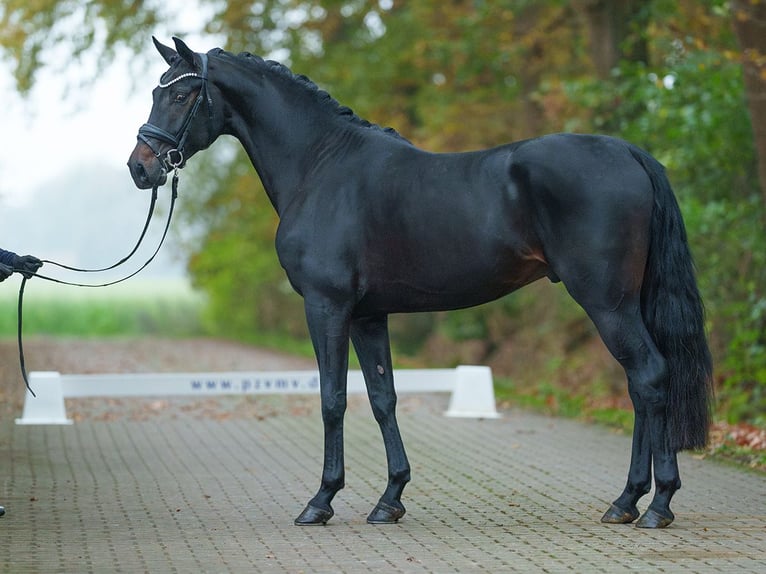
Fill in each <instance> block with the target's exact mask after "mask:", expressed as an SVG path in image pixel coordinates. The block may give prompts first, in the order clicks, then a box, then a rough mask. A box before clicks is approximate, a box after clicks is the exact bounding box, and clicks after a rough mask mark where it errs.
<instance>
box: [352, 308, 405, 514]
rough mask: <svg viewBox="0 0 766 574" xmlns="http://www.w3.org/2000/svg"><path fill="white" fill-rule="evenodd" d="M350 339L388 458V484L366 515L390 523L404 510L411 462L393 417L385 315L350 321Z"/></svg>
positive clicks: (394, 399)
mask: <svg viewBox="0 0 766 574" xmlns="http://www.w3.org/2000/svg"><path fill="white" fill-rule="evenodd" d="M351 341H352V342H353V344H354V349H355V350H356V354H357V356H358V358H359V363H360V365H361V367H362V373H363V374H364V381H365V384H366V385H367V394H368V396H369V399H370V405H371V406H372V412H373V415H374V416H375V420H376V421H377V422H378V425H379V426H380V430H381V433H382V435H383V444H384V445H385V447H386V459H387V462H388V484H387V486H386V490H385V492H384V493H383V495H382V496H381V497H380V500H379V501H378V503H377V504H376V506H375V508H374V509H373V510H372V512H370V514H369V516H368V517H367V522H369V523H371V524H391V523H394V522H396V521H397V520H399V519H400V518H401V517H402V516H404V513H405V512H406V510H405V508H404V505H403V504H402V502H401V496H402V491H403V490H404V487H405V485H406V484H407V483H408V482H409V480H410V464H409V461H408V460H407V454H406V453H405V451H404V443H403V442H402V437H401V434H400V432H399V425H398V424H397V421H396V391H395V389H394V375H393V370H392V366H391V347H390V343H389V338H388V318H387V316H385V315H383V316H379V317H365V318H359V319H355V320H353V321H352V323H351Z"/></svg>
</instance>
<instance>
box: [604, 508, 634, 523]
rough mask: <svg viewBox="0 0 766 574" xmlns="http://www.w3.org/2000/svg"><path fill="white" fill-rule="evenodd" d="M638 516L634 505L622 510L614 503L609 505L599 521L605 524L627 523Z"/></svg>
mask: <svg viewBox="0 0 766 574" xmlns="http://www.w3.org/2000/svg"><path fill="white" fill-rule="evenodd" d="M636 518H638V509H637V508H636V507H635V506H634V507H633V508H631V509H630V510H623V509H622V508H620V507H619V506H615V505H614V504H613V505H612V506H610V507H609V510H607V511H606V512H605V513H604V516H602V517H601V522H605V523H606V524H629V523H630V522H633V521H634V520H635V519H636Z"/></svg>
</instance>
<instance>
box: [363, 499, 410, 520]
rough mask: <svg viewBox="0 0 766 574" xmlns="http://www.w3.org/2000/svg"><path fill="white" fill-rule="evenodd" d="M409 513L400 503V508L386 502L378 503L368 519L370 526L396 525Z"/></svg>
mask: <svg viewBox="0 0 766 574" xmlns="http://www.w3.org/2000/svg"><path fill="white" fill-rule="evenodd" d="M405 512H407V511H406V510H405V509H404V506H402V504H401V503H400V504H399V505H398V506H391V505H390V504H386V503H385V502H378V504H377V506H375V508H373V509H372V512H370V515H369V516H368V517H367V522H368V523H370V524H394V523H395V522H396V521H397V520H399V519H400V518H401V517H402V516H404V513H405Z"/></svg>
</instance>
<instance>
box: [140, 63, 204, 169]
mask: <svg viewBox="0 0 766 574" xmlns="http://www.w3.org/2000/svg"><path fill="white" fill-rule="evenodd" d="M199 57H200V60H201V64H202V66H201V67H202V73H201V74H198V73H196V72H188V73H186V74H181V75H180V76H178V77H176V78H173V79H172V80H170V81H169V82H167V83H164V84H163V83H162V81H160V83H159V84H158V85H159V87H160V88H162V89H165V88H168V87H170V86H172V85H173V84H175V83H176V82H178V81H180V80H183V79H185V78H199V79H200V80H202V86H201V87H200V90H199V93H198V94H197V99H196V101H195V102H194V105H193V106H192V109H191V110H189V113H188V114H187V115H186V119H185V120H184V123H183V124H182V125H181V129H179V130H178V133H177V134H176V135H173V134H171V133H170V132H168V131H166V130H164V129H162V128H160V127H157V126H155V125H153V124H150V123H148V122H147V123H145V124H144V125H142V126H141V127H140V128H138V139H139V140H140V141H142V142H143V143H145V144H146V145H147V146H148V147H149V149H150V150H152V153H154V155H155V157H157V159H159V160H160V161H161V162H162V163H163V165H164V166H165V168H166V170H170V169H179V168H180V167H181V166H182V165H183V163H184V145H185V144H186V138H187V137H188V136H189V130H190V129H191V124H192V121H193V120H194V118H195V117H196V115H197V112H198V111H199V107H200V105H202V102H203V100H204V101H206V103H207V113H208V119H212V117H213V100H212V99H211V97H210V92H209V91H208V79H207V54H199ZM151 139H154V140H159V141H161V142H164V143H167V144H170V145H171V146H173V147H172V148H171V149H169V150H168V151H167V152H165V155H164V157H162V154H161V153H160V152H159V151H158V150H157V149H156V148H155V147H154V146H153V145H152V142H151V141H150V140H151Z"/></svg>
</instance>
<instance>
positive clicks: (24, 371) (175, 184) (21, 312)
mask: <svg viewBox="0 0 766 574" xmlns="http://www.w3.org/2000/svg"><path fill="white" fill-rule="evenodd" d="M171 187H172V194H171V198H170V208H169V209H168V218H167V221H166V222H165V229H164V231H163V232H162V237H161V238H160V242H159V244H158V245H157V248H156V249H155V250H154V253H152V255H151V257H149V259H147V260H146V262H145V263H144V264H143V265H141V267H139V268H138V269H137V270H135V271H134V272H133V273H130V274H129V275H126V276H124V277H121V278H120V279H115V280H114V281H109V282H107V283H76V282H72V281H63V280H61V279H55V278H53V277H48V276H46V275H41V274H40V273H32V274H31V275H32V276H34V277H38V278H40V279H44V280H46V281H51V282H52V283H58V284H60V285H71V286H74V287H108V286H110V285H116V284H117V283H122V282H123V281H127V280H128V279H130V278H131V277H134V276H135V275H138V274H139V273H140V272H141V271H143V270H144V269H145V268H146V267H147V266H148V265H149V264H150V263H151V262H152V261H153V260H154V258H155V257H156V256H157V253H159V251H160V248H161V247H162V245H163V243H165V238H166V237H167V234H168V230H169V229H170V221H171V220H172V218H173V209H174V207H175V203H176V199H177V198H178V168H176V170H175V172H174V173H173V182H172V186H171ZM156 203H157V186H156V185H155V186H154V187H153V188H152V199H151V202H150V204H149V213H148V215H147V216H146V223H144V228H143V230H142V231H141V235H140V236H139V238H138V241H137V242H136V245H135V246H134V247H133V249H132V250H131V251H130V253H128V254H127V255H126V256H125V257H123V258H122V259H120V260H119V261H117V262H116V263H114V264H112V265H110V266H108V267H102V268H99V269H83V268H80V267H72V266H70V265H64V264H63V263H58V262H56V261H52V260H50V259H43V260H42V262H43V263H48V264H51V265H55V266H57V267H60V268H62V269H67V270H69V271H76V272H78V273H98V272H102V271H109V270H111V269H115V268H117V267H119V266H120V265H122V264H123V263H126V262H127V261H128V260H129V259H130V258H131V257H133V255H135V253H136V251H138V248H139V247H140V246H141V243H143V240H144V237H145V236H146V232H147V230H148V229H149V223H150V221H151V219H152V215H153V214H154V207H155V205H156ZM30 278H31V277H30ZM26 285H27V277H26V276H25V275H22V280H21V286H20V287H19V303H18V322H17V327H18V342H19V366H20V367H21V376H22V377H23V379H24V384H25V385H26V387H27V390H28V391H29V392H30V393H32V396H33V397H36V396H37V395H36V394H35V392H34V391H33V390H32V388H31V387H30V386H29V377H28V376H27V369H26V362H25V360H24V342H23V335H22V333H23V324H24V319H23V316H24V290H25V288H26Z"/></svg>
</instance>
